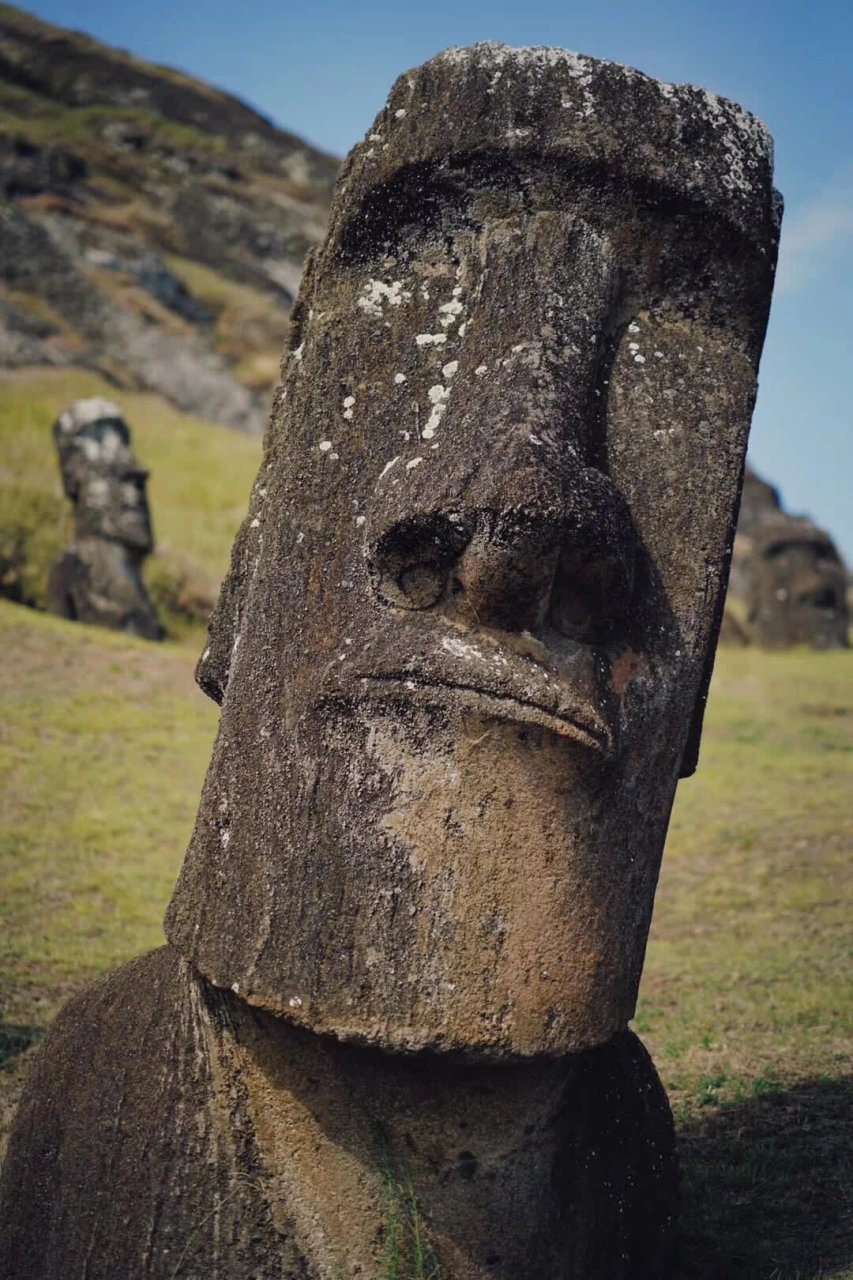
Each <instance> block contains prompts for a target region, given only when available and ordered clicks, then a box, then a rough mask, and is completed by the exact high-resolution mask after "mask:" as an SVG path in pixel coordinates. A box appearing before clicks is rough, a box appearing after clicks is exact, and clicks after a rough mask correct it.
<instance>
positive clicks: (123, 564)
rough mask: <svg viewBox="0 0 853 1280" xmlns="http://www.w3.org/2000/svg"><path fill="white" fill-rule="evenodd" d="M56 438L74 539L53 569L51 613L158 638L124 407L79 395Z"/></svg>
mask: <svg viewBox="0 0 853 1280" xmlns="http://www.w3.org/2000/svg"><path fill="white" fill-rule="evenodd" d="M53 437H54V440H55V441H56V448H57V452H58V454H59V466H60V470H61V472H62V485H63V488H64V489H65V494H66V497H68V498H70V500H71V502H72V504H73V507H74V541H73V542H72V543H71V545H70V546H69V547H67V548H66V550H65V551H64V552H63V553H62V555H61V556H60V558H59V559H58V560H57V561H56V563H55V564H54V565H53V568H52V569H51V571H50V578H49V580H48V607H49V609H50V612H51V613H55V614H57V615H58V616H59V617H60V618H68V619H70V620H71V621H73V622H88V623H92V624H94V625H95V626H99V627H110V628H111V629H112V630H113V631H127V632H129V633H130V634H131V635H135V636H141V637H142V638H143V639H144V640H162V639H163V636H164V634H165V633H164V630H163V627H162V626H161V623H160V619H159V618H158V616H157V610H156V609H155V608H154V605H153V603H152V601H151V598H150V596H149V595H148V591H147V589H146V586H145V583H144V581H143V578H142V564H143V561H144V560H145V559H146V558H147V557H148V556H149V555H150V554H151V552H152V550H153V549H154V534H153V532H152V529H151V512H150V510H149V507H148V498H147V495H146V492H145V486H146V482H147V480H148V472H147V471H146V470H145V469H144V468H143V467H141V466H140V465H139V463H138V462H137V461H136V458H135V457H134V456H133V453H132V452H131V448H130V430H129V428H128V425H127V423H126V422H125V420H124V417H123V416H122V412H121V410H120V409H119V408H118V406H117V405H114V404H112V402H111V401H109V400H103V399H101V398H100V397H98V396H95V397H92V399H90V400H76V401H75V402H74V403H73V404H71V405H69V407H68V408H67V409H65V410H64V411H63V412H62V413H61V414H60V415H59V418H58V419H57V421H56V423H55V424H54V428H53Z"/></svg>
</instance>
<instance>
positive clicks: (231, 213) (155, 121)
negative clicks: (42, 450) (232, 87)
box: [0, 3, 338, 434]
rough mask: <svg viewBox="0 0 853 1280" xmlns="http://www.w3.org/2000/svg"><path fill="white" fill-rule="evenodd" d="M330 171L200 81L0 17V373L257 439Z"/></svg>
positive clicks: (289, 137) (315, 155)
mask: <svg viewBox="0 0 853 1280" xmlns="http://www.w3.org/2000/svg"><path fill="white" fill-rule="evenodd" d="M337 170H338V161H337V160H336V159H334V158H333V157H331V156H328V155H324V154H323V153H322V152H319V151H317V150H316V149H315V148H314V147H312V146H310V145H309V144H308V143H306V142H304V141H303V140H302V139H300V138H297V137H296V136H295V135H293V134H291V133H288V132H287V131H285V130H282V129H279V128H278V127H276V126H275V125H274V124H273V123H272V122H271V121H270V120H268V119H266V118H265V117H264V116H262V115H259V114H258V113H257V112H256V111H254V110H253V109H252V108H250V107H249V106H247V105H246V104H245V103H243V102H240V101H239V100H238V99H236V98H234V97H232V96H230V95H229V94H226V93H223V92H221V91H219V90H217V89H215V88H214V87H213V86H211V85H208V84H205V83H204V82H203V81H200V80H195V79H193V78H192V77H190V76H188V75H186V74H183V73H181V72H177V71H173V70H170V69H169V68H168V67H161V66H155V65H153V64H151V63H147V62H145V61H143V60H142V59H140V58H136V57H134V56H133V55H132V54H128V53H125V52H123V51H122V50H119V49H113V48H110V47H109V46H108V45H104V44H101V43H100V42H99V41H97V40H94V39H92V38H90V37H88V36H86V35H83V34H81V33H79V32H74V31H68V30H64V29H63V28H61V27H57V26H53V25H52V24H50V23H46V22H43V21H42V20H40V19H38V18H35V17H34V16H32V15H30V14H27V13H25V12H23V11H21V10H19V9H16V8H14V7H12V6H10V5H6V4H2V3H0V225H2V236H0V351H2V356H1V357H0V359H2V362H3V363H5V364H6V365H8V366H10V367H14V366H20V365H32V364H42V363H44V364H47V365H54V364H61V365H68V364H72V365H78V366H81V367H82V366H85V367H86V368H97V369H101V370H106V371H109V373H110V374H111V376H112V377H113V379H114V380H115V381H117V382H119V383H121V385H122V386H126V387H128V388H130V389H135V388H138V387H142V388H146V389H149V390H152V391H159V392H160V393H161V394H163V395H164V396H165V397H166V398H167V399H169V400H170V401H171V402H172V403H174V404H176V405H178V406H179V407H181V408H183V409H184V410H188V411H191V412H194V413H198V414H199V415H200V416H201V417H204V418H212V419H214V420H215V421H217V422H224V423H227V424H229V425H231V426H234V427H239V428H241V429H243V430H248V431H251V432H254V433H256V434H257V433H259V432H260V431H262V429H263V425H264V417H265V414H266V406H267V405H268V403H269V398H270V393H271V391H272V388H273V386H274V385H275V382H276V380H277V374H278V356H279V353H280V351H281V348H282V343H283V341H284V339H285V335H286V332H287V326H288V315H289V313H290V309H291V306H292V303H293V300H294V298H295V296H296V292H297V289H298V285H299V278H300V275H301V270H302V263H303V260H304V258H305V255H306V253H307V252H308V250H309V249H310V248H311V247H312V246H313V245H316V244H318V243H319V241H320V240H321V239H322V237H323V234H324V228H325V224H326V218H327V213H328V208H329V202H330V198H331V191H332V185H333V183H334V180H335V177H336V174H337ZM4 242H6V243H7V244H8V245H12V246H13V248H12V249H11V251H9V250H8V249H7V252H6V253H4V252H3V251H2V245H3V243H4ZM22 246H24V247H23V248H22Z"/></svg>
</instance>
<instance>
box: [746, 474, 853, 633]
mask: <svg viewBox="0 0 853 1280" xmlns="http://www.w3.org/2000/svg"><path fill="white" fill-rule="evenodd" d="M847 590H848V578H847V569H846V567H845V564H844V561H843V560H842V558H841V556H840V555H839V552H838V549H837V547H836V546H835V543H834V542H833V541H832V538H831V537H830V536H829V534H828V533H827V532H826V531H825V530H824V529H820V528H818V526H817V525H816V524H814V523H813V522H812V521H811V520H810V519H809V518H808V516H795V515H791V514H790V513H789V512H787V511H785V510H784V509H783V507H782V503H781V500H780V497H779V494H778V492H777V490H776V489H774V488H773V486H772V485H769V484H767V482H766V481H764V480H762V479H761V478H760V477H759V476H757V475H756V474H755V472H754V471H752V470H751V469H750V468H749V467H747V469H746V476H745V481H744V490H743V500H742V502H741V508H740V518H739V520H738V528H737V535H736V537H735V543H734V549H733V553H732V572H731V579H730V582H729V595H730V597H731V598H732V599H733V600H736V601H738V602H739V603H740V605H741V608H742V610H743V625H744V629H745V632H746V636H747V637H748V639H750V640H753V641H754V642H755V643H756V644H759V645H762V646H763V647H764V648H766V649H785V648H789V647H790V646H792V645H809V646H810V647H811V648H813V649H843V648H846V647H847V644H848V631H849V628H850V614H849V610H848V606H847Z"/></svg>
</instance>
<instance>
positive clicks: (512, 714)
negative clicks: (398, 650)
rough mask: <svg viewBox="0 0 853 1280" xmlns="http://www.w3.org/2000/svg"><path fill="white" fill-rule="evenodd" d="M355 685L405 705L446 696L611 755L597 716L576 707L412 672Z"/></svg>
mask: <svg viewBox="0 0 853 1280" xmlns="http://www.w3.org/2000/svg"><path fill="white" fill-rule="evenodd" d="M359 684H361V685H362V687H364V686H370V685H377V686H379V687H381V688H382V689H384V690H388V691H389V692H396V693H397V694H398V696H399V697H401V698H402V699H405V700H406V701H409V702H411V701H414V700H417V701H421V700H423V699H425V700H427V701H428V700H429V699H430V697H431V696H432V697H434V696H435V695H436V694H450V696H451V697H453V699H454V700H455V701H457V702H459V703H461V704H463V705H464V704H466V703H467V704H468V705H469V706H470V708H471V710H472V711H476V712H478V713H480V714H482V715H485V716H488V717H490V718H493V719H496V720H506V721H511V722H514V723H517V724H537V725H540V726H541V727H542V728H544V729H548V730H550V731H551V732H552V733H556V734H558V735H560V736H561V737H565V738H571V739H573V740H574V741H575V742H576V743H577V744H578V745H579V746H584V747H587V748H589V749H590V750H592V751H595V752H597V753H598V754H599V755H602V756H605V757H609V756H610V755H612V752H613V737H612V734H611V733H610V731H609V729H608V728H607V726H606V725H605V724H604V723H603V722H602V721H601V720H600V719H599V718H598V717H597V716H594V715H593V714H591V713H584V712H581V711H580V709H579V708H576V707H573V708H572V709H571V710H569V709H568V708H565V709H564V708H562V707H558V708H554V707H548V706H545V705H543V704H542V703H540V702H537V701H534V700H533V699H530V698H527V697H524V696H523V695H520V694H514V693H509V692H507V691H504V690H498V689H488V688H484V687H482V686H481V685H475V684H466V683H463V682H460V681H451V680H434V679H429V678H428V677H422V676H420V675H418V673H417V672H412V671H402V672H396V673H388V674H382V675H371V676H362V677H361V679H360V681H359ZM584 711H586V709H584Z"/></svg>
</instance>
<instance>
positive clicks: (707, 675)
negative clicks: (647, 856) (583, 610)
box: [678, 466, 745, 778]
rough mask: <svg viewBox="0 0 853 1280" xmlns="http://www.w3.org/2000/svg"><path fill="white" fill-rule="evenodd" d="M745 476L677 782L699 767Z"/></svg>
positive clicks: (728, 538) (730, 531)
mask: <svg viewBox="0 0 853 1280" xmlns="http://www.w3.org/2000/svg"><path fill="white" fill-rule="evenodd" d="M744 475H745V468H744V466H742V467H741V472H740V480H739V482H738V491H737V498H736V500H735V505H734V511H733V512H732V518H731V523H730V524H729V529H728V534H727V535H726V554H725V559H724V561H723V564H724V568H723V574H722V580H721V582H720V590H719V594H718V596H717V603H716V606H715V609H714V620H713V622H712V624H711V632H710V635H709V638H708V650H707V655H706V658H705V669H704V671H703V672H702V679H701V681H700V683H699V691H698V693H697V695H696V703H695V706H694V708H693V719H692V720H691V721H690V732H689V733H688V735H687V742H686V744H685V747H684V755H683V756H682V758H681V768H680V770H679V773H678V776H679V777H680V778H689V777H691V775H692V774H694V773H695V772H696V766H697V765H698V763H699V744H700V743H701V741H702V724H703V721H704V719H705V707H706V706H707V704H708V691H709V689H710V687H711V676H712V675H713V674H714V659H715V658H716V656H717V641H718V640H719V638H720V627H721V626H722V623H723V610H724V609H725V606H726V592H727V591H728V587H729V572H730V570H731V566H732V548H733V547H734V541H735V533H736V532H737V521H738V516H739V515H740V502H741V498H742V496H743V482H744Z"/></svg>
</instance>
